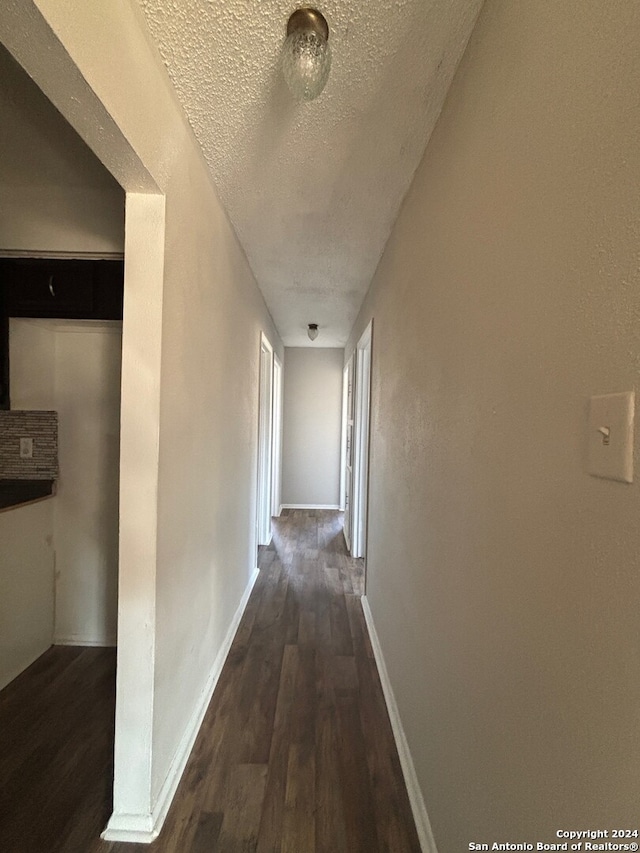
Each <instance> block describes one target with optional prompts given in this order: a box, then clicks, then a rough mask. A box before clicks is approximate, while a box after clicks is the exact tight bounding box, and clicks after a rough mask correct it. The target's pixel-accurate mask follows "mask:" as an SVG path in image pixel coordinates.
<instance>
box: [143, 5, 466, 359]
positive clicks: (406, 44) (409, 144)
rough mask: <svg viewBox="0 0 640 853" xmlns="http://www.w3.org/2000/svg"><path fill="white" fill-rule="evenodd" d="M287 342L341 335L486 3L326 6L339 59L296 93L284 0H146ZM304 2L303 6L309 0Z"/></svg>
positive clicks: (333, 342) (325, 342) (337, 341)
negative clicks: (287, 64) (303, 94)
mask: <svg viewBox="0 0 640 853" xmlns="http://www.w3.org/2000/svg"><path fill="white" fill-rule="evenodd" d="M139 2H140V5H141V7H142V9H143V11H144V13H145V16H146V19H147V22H148V26H149V29H150V31H151V34H152V36H153V38H154V40H155V41H156V42H157V44H158V46H159V50H160V53H161V55H162V58H163V59H164V62H165V64H166V66H167V69H168V72H169V75H170V77H171V80H172V81H173V84H174V86H175V88H176V91H177V94H178V97H179V99H180V101H181V103H182V105H183V107H184V109H185V111H186V113H187V116H188V118H189V121H190V123H191V125H192V127H193V129H194V132H195V134H196V136H197V138H198V140H199V142H200V144H201V146H202V149H203V151H204V155H205V157H206V159H207V162H208V164H209V167H210V169H211V172H212V174H213V177H214V180H215V182H216V185H217V187H218V191H219V193H220V197H221V200H222V202H223V204H224V205H225V207H226V209H227V212H228V214H229V216H230V218H231V220H232V222H233V224H234V226H235V228H236V231H237V233H238V236H239V238H240V241H241V243H242V245H243V247H244V249H245V251H246V253H247V256H248V259H249V262H250V264H251V267H252V269H253V272H254V274H255V276H256V279H257V281H258V284H259V286H260V289H261V290H262V292H263V294H264V297H265V299H266V302H267V305H268V307H269V309H270V311H271V314H272V316H273V318H274V320H275V323H276V325H277V327H278V329H279V331H280V334H281V336H282V339H283V341H284V342H285V344H286V345H288V346H308V345H309V340H308V338H307V335H306V327H307V323H309V322H317V323H318V324H319V326H320V336H319V338H318V340H317V341H316V343H315V344H314V345H315V346H342V345H344V343H345V342H346V340H347V337H348V335H349V332H350V330H351V327H352V325H353V322H354V321H355V318H356V315H357V313H358V310H359V307H360V304H361V302H362V299H363V297H364V295H365V293H366V291H367V289H368V287H369V284H370V282H371V278H372V276H373V274H374V272H375V269H376V266H377V264H378V260H379V258H380V255H381V253H382V250H383V248H384V245H385V243H386V240H387V238H388V236H389V233H390V231H391V227H392V225H393V223H394V221H395V219H396V216H397V214H398V210H399V207H400V204H401V202H402V199H403V198H404V195H405V193H406V191H407V189H408V187H409V185H410V183H411V180H412V178H413V174H414V172H415V170H416V168H417V166H418V163H419V162H420V159H421V157H422V154H423V152H424V149H425V146H426V143H427V141H428V139H429V136H430V134H431V131H432V130H433V127H434V125H435V122H436V120H437V118H438V115H439V113H440V110H441V107H442V104H443V102H444V98H445V95H446V92H447V90H448V88H449V85H450V83H451V80H452V78H453V74H454V72H455V69H456V67H457V65H458V62H459V60H460V57H461V56H462V53H463V51H464V48H465V45H466V43H467V40H468V38H469V35H470V33H471V30H472V28H473V25H474V23H475V20H476V17H477V14H478V12H479V9H480V6H481V4H482V0H432V2H428V0H395V2H382V1H381V0H377V2H371V3H354V2H353V0H348V2H338V0H326V2H323V3H321V4H320V9H321V11H322V13H323V14H324V15H325V17H326V18H327V21H328V23H329V27H330V43H331V49H332V56H333V61H332V69H331V75H330V77H329V82H328V84H327V87H326V89H325V90H324V92H323V93H322V95H321V96H320V97H319V98H318V99H317V100H316V101H312V102H311V103H304V104H303V103H297V102H296V101H294V100H293V98H292V96H291V95H290V93H289V90H288V89H287V87H286V84H285V82H284V79H283V77H282V73H281V68H280V50H281V46H282V43H283V41H284V36H285V27H286V23H287V20H288V17H289V15H290V14H291V12H292V11H293V10H294V9H295V8H296V5H295V4H293V3H290V2H284V0H264V1H263V0H225V2H222V0H139ZM300 5H304V4H300Z"/></svg>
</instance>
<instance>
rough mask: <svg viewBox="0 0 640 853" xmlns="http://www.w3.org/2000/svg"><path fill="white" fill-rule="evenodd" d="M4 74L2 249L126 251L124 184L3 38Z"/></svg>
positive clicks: (0, 73)
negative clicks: (36, 82)
mask: <svg viewBox="0 0 640 853" xmlns="http://www.w3.org/2000/svg"><path fill="white" fill-rule="evenodd" d="M0 79H1V80H2V86H0V153H1V156H0V250H11V251H21V252H27V253H28V252H36V253H38V254H52V253H58V252H62V253H68V254H71V255H81V254H83V253H90V254H106V255H109V254H118V253H122V251H123V250H124V193H123V191H122V188H121V187H120V186H119V185H118V184H117V182H116V181H115V180H114V179H113V178H112V176H111V175H110V174H109V172H107V170H106V169H105V168H104V166H103V165H102V163H100V161H99V160H98V159H97V158H96V156H95V155H94V154H93V152H92V151H91V150H90V149H89V148H88V147H87V145H85V143H84V142H83V141H82V140H81V139H80V137H79V136H78V134H77V133H76V132H75V131H74V130H73V128H72V127H71V126H70V125H69V124H68V122H67V121H65V119H64V118H63V117H62V116H61V115H60V113H59V112H58V111H57V110H56V109H55V107H54V106H53V105H52V104H51V102H50V101H49V100H47V98H45V96H44V95H43V94H42V92H41V91H40V89H39V88H38V87H37V86H36V85H35V83H34V82H33V80H31V79H30V77H29V76H28V75H27V74H26V73H25V72H24V71H23V69H22V68H21V67H20V66H19V65H18V63H17V62H16V61H15V60H14V59H13V57H12V56H11V55H10V54H9V53H8V52H7V50H6V49H5V48H4V47H3V46H2V45H1V44H0Z"/></svg>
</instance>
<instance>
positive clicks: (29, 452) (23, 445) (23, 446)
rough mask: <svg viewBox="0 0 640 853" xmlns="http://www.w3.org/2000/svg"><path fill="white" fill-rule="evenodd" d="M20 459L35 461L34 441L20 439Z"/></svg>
mask: <svg viewBox="0 0 640 853" xmlns="http://www.w3.org/2000/svg"><path fill="white" fill-rule="evenodd" d="M20 459H33V439H32V438H21V439H20Z"/></svg>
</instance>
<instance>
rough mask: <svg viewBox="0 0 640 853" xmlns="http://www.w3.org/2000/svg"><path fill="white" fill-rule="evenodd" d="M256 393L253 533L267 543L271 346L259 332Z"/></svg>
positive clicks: (270, 437) (271, 444)
mask: <svg viewBox="0 0 640 853" xmlns="http://www.w3.org/2000/svg"><path fill="white" fill-rule="evenodd" d="M258 369H259V393H258V406H259V415H258V494H257V500H256V504H257V513H256V516H257V517H256V536H257V541H258V545H268V544H269V542H271V474H272V467H273V464H272V463H273V460H272V456H273V438H272V435H273V347H272V346H271V344H270V343H269V341H268V339H267V337H266V336H265V334H264V332H261V333H260V361H259V368H258Z"/></svg>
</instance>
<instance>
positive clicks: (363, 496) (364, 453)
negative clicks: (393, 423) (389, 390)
mask: <svg viewBox="0 0 640 853" xmlns="http://www.w3.org/2000/svg"><path fill="white" fill-rule="evenodd" d="M372 324H373V321H371V322H370V323H369V325H368V326H367V328H366V329H365V330H364V332H363V334H362V337H361V338H360V340H359V341H358V343H357V345H356V351H355V357H356V359H355V411H354V430H353V431H354V438H353V441H354V448H353V450H354V453H353V490H352V506H353V515H352V519H353V526H352V530H351V556H352V557H366V545H367V495H368V487H369V421H370V404H371V338H372Z"/></svg>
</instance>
